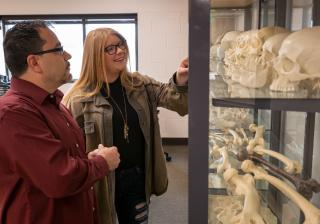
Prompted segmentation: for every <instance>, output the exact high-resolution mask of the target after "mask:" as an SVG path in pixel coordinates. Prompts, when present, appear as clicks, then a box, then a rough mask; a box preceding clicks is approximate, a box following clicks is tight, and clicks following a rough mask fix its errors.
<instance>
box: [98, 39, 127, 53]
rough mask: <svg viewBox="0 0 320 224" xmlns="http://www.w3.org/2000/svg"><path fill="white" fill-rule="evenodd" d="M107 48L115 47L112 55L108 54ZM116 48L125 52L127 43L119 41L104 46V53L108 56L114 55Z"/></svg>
mask: <svg viewBox="0 0 320 224" xmlns="http://www.w3.org/2000/svg"><path fill="white" fill-rule="evenodd" d="M120 46H122V47H120ZM109 47H115V51H114V53H112V54H111V53H109V52H108V50H107V48H109ZM118 48H120V49H121V50H127V42H126V41H120V42H119V43H118V44H111V45H109V46H106V47H105V48H104V52H105V53H107V54H108V55H115V54H116V53H117V50H118Z"/></svg>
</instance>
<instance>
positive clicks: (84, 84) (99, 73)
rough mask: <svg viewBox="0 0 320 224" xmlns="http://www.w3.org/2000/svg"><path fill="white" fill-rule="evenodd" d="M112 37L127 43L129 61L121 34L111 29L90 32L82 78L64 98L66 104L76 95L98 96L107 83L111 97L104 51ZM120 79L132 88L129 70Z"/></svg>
mask: <svg viewBox="0 0 320 224" xmlns="http://www.w3.org/2000/svg"><path fill="white" fill-rule="evenodd" d="M110 35H116V36H117V37H118V38H119V39H120V40H122V41H124V42H125V46H126V50H127V60H129V49H128V45H127V43H126V41H125V38H124V37H123V36H122V35H121V34H120V33H118V32H117V31H115V30H113V29H111V28H98V29H95V30H92V31H90V32H89V33H88V35H87V37H86V39H85V42H84V49H83V58H82V67H81V72H80V78H79V79H78V80H77V81H76V82H75V84H74V85H73V87H72V88H71V89H70V91H69V92H68V93H67V94H66V95H65V96H64V98H63V102H64V103H67V102H68V101H69V100H70V99H71V97H72V96H73V95H74V94H75V93H77V94H80V95H79V96H81V97H84V98H87V97H91V96H93V95H96V94H98V93H99V92H100V90H101V88H102V86H103V83H104V82H105V81H106V87H107V90H106V92H107V96H109V95H110V90H109V85H108V80H107V71H106V66H105V51H104V48H105V43H106V41H107V40H108V38H109V37H110ZM120 79H121V83H122V85H123V86H125V87H127V88H132V74H131V73H130V72H129V71H128V69H127V68H125V69H124V70H123V71H121V72H120Z"/></svg>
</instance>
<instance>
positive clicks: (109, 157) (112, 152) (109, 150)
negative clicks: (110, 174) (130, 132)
mask: <svg viewBox="0 0 320 224" xmlns="http://www.w3.org/2000/svg"><path fill="white" fill-rule="evenodd" d="M98 155H99V156H102V157H103V158H104V159H105V160H106V162H107V164H108V166H109V169H110V171H113V170H115V169H116V168H117V167H118V166H119V163H120V154H119V153H118V149H117V147H115V146H111V147H104V146H103V145H102V144H99V146H98V149H96V150H94V151H92V152H90V153H89V154H88V158H89V159H91V158H93V157H95V156H98Z"/></svg>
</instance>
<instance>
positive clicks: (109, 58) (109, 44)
mask: <svg viewBox="0 0 320 224" xmlns="http://www.w3.org/2000/svg"><path fill="white" fill-rule="evenodd" d="M104 49H105V66H106V67H105V68H106V72H107V75H108V80H110V81H111V80H113V78H112V77H116V78H117V77H119V75H120V72H121V71H123V70H124V69H125V68H126V66H127V58H128V47H127V44H126V42H125V40H122V39H120V38H119V37H118V36H117V35H115V34H111V35H110V36H109V37H108V39H107V41H106V43H105V48H104ZM109 77H110V78H111V79H109Z"/></svg>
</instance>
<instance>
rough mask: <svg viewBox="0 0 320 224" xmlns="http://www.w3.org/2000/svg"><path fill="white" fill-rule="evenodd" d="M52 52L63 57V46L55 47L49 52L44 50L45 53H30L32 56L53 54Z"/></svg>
mask: <svg viewBox="0 0 320 224" xmlns="http://www.w3.org/2000/svg"><path fill="white" fill-rule="evenodd" d="M53 52H57V53H58V54H60V55H63V53H64V50H63V46H61V47H56V48H53V49H49V50H45V51H38V52H36V53H32V54H34V55H43V54H47V53H53Z"/></svg>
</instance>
